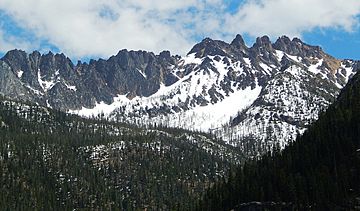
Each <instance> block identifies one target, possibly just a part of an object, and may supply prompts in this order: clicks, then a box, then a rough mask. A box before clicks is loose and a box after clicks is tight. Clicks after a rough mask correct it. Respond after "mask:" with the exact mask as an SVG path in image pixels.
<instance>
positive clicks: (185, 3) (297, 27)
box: [0, 0, 360, 58]
mask: <svg viewBox="0 0 360 211" xmlns="http://www.w3.org/2000/svg"><path fill="white" fill-rule="evenodd" d="M229 2H231V1H226V0H174V1H165V0H97V1H93V0H76V1H74V0H62V1H50V0H26V1H23V0H1V2H0V12H2V13H5V14H6V15H8V16H9V17H10V18H11V19H12V20H13V21H14V22H15V23H16V24H17V25H19V27H21V28H23V29H25V30H29V31H31V33H32V34H34V36H35V37H36V40H38V41H35V42H31V43H29V42H28V41H27V40H26V38H23V37H16V35H13V34H11V33H10V32H6V30H5V29H4V28H3V27H2V25H1V24H0V50H2V51H5V50H9V48H11V47H23V48H25V49H26V48H27V49H29V48H41V47H40V46H39V43H40V42H41V40H47V41H48V42H49V43H51V44H52V45H54V46H56V47H57V48H59V49H61V51H62V52H64V53H66V54H67V55H69V56H72V57H78V58H81V57H86V56H103V57H106V56H109V55H112V54H116V52H117V51H118V50H119V49H122V48H128V49H135V50H136V49H144V50H148V51H155V52H160V51H161V50H166V49H168V50H171V51H172V52H173V53H177V54H185V53H186V51H188V50H189V48H190V47H191V46H192V45H193V43H194V42H196V40H198V39H200V38H202V37H204V36H209V37H213V38H218V39H225V40H226V39H230V37H234V35H235V34H237V33H245V34H248V35H250V36H259V35H263V34H268V35H270V36H271V37H276V36H280V35H283V34H287V35H289V36H301V35H302V33H304V32H308V31H311V30H313V29H316V28H336V29H339V30H346V31H349V32H350V31H352V30H354V29H355V28H357V27H359V14H360V1H359V0H347V1H342V0H247V1H243V2H242V3H241V4H239V5H238V6H237V8H235V9H234V8H231V11H232V12H230V7H234V6H232V5H230V3H229Z"/></svg>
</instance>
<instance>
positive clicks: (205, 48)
mask: <svg viewBox="0 0 360 211" xmlns="http://www.w3.org/2000/svg"><path fill="white" fill-rule="evenodd" d="M230 47H231V46H230V45H229V44H228V43H226V42H223V41H220V40H212V39H210V38H205V39H203V40H202V41H201V42H200V43H198V44H196V45H195V46H194V47H193V48H192V49H191V50H190V52H189V53H188V55H190V54H193V53H195V57H196V58H202V57H205V56H226V55H227V53H226V49H229V48H230Z"/></svg>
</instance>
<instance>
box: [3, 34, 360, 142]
mask: <svg viewBox="0 0 360 211" xmlns="http://www.w3.org/2000/svg"><path fill="white" fill-rule="evenodd" d="M0 61H1V67H2V68H1V69H2V71H0V72H1V73H2V76H1V77H0V81H2V83H1V84H0V93H2V94H3V95H5V96H8V97H11V98H14V99H20V100H27V101H32V102H35V103H38V104H40V105H45V106H49V107H53V108H56V109H60V110H63V111H68V112H69V111H70V112H71V113H77V114H80V115H83V116H97V115H99V114H100V113H105V114H106V115H107V116H108V117H109V118H112V119H115V120H118V121H125V122H131V123H137V124H145V125H146V124H162V125H167V126H171V127H183V128H186V129H192V130H200V131H204V132H212V133H214V134H216V135H217V136H219V137H221V138H223V139H224V140H225V141H227V142H228V143H232V144H233V145H235V146H238V145H239V140H240V139H244V138H247V137H248V136H251V135H254V134H255V136H257V137H258V138H260V140H261V142H264V141H265V139H268V138H264V137H259V136H260V134H262V133H263V132H264V131H268V132H269V133H270V132H271V131H275V134H277V135H276V136H277V137H278V136H280V137H278V138H279V140H281V141H280V143H281V146H284V145H285V144H286V143H285V140H287V139H288V138H289V137H292V138H294V137H295V136H296V134H297V133H302V132H303V131H304V130H305V128H306V126H307V125H308V124H309V123H310V122H311V121H313V120H314V119H316V118H317V113H318V112H319V111H320V110H321V109H325V108H326V107H327V105H329V104H330V102H331V100H332V99H334V98H335V97H336V96H337V94H338V92H339V90H340V89H341V88H342V87H343V86H344V85H345V84H346V82H347V81H348V79H349V78H351V76H352V75H353V74H354V72H355V69H356V67H357V66H359V64H360V63H359V62H358V61H354V60H338V59H336V58H334V57H332V56H330V55H328V54H326V53H325V52H323V50H322V49H321V48H320V47H318V46H311V45H308V44H306V43H303V42H302V41H301V40H300V39H298V38H294V39H292V40H290V38H288V37H286V36H282V37H280V38H278V39H277V40H276V41H275V42H274V43H272V42H271V41H270V39H269V37H267V36H263V37H259V38H257V39H256V42H255V43H254V44H253V45H252V46H251V47H248V46H246V44H245V42H244V40H243V38H242V37H241V35H237V36H236V37H235V38H234V40H233V41H232V42H231V43H226V42H224V41H220V40H212V39H210V38H205V39H203V40H202V41H201V42H200V43H198V44H196V45H194V47H193V48H192V49H191V50H190V51H189V53H188V54H187V56H185V57H181V56H173V55H171V53H170V52H169V51H163V52H161V53H159V54H158V55H155V54H154V53H152V52H146V51H128V50H126V49H124V50H120V51H119V52H118V54H116V55H114V56H111V57H109V58H108V59H107V60H104V59H98V60H90V61H89V63H86V62H85V63H83V62H78V63H77V64H76V65H74V64H73V63H72V61H71V60H70V59H69V58H67V57H66V56H65V55H64V54H53V53H51V52H50V53H48V54H45V55H40V53H39V52H33V53H31V54H26V53H25V52H23V51H17V50H15V51H10V52H8V53H7V54H6V55H5V56H4V57H3V58H2V59H1V60H0ZM289 87H290V88H289ZM289 106H290V107H291V108H290V111H289V109H287V108H284V107H289ZM306 107H307V108H306ZM304 109H305V110H304ZM299 110H304V112H303V113H305V115H304V114H301V112H297V111H299ZM260 111H261V112H260ZM246 112H248V113H246ZM260 120H261V121H260ZM259 124H260V126H258V125H259ZM246 127H247V128H246ZM284 128H285V129H284ZM246 130H247V132H246ZM252 131H253V132H252ZM283 134H288V135H283ZM271 144H274V143H271Z"/></svg>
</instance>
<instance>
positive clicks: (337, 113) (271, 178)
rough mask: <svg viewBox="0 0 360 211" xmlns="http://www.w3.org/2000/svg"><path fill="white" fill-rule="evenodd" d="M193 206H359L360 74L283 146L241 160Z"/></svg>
mask: <svg viewBox="0 0 360 211" xmlns="http://www.w3.org/2000/svg"><path fill="white" fill-rule="evenodd" d="M196 206H197V208H196V209H197V210H231V209H234V210H254V209H259V210H264V209H269V210H352V209H355V208H356V207H357V208H359V207H360V75H359V74H357V75H356V76H354V77H353V79H352V80H351V81H350V82H349V84H348V85H347V87H346V88H345V89H344V90H343V91H342V93H341V94H340V96H339V98H338V100H337V102H336V103H334V104H333V105H332V106H330V107H329V109H328V110H327V111H326V112H325V113H323V114H321V115H320V117H319V120H318V121H317V122H315V123H314V124H313V125H312V126H311V127H310V128H309V129H308V130H307V131H306V132H305V134H303V135H302V136H301V137H298V138H297V140H296V141H294V142H292V143H290V144H289V146H288V147H286V148H285V149H284V150H283V151H280V150H278V149H276V148H275V149H274V150H273V152H272V153H267V154H266V155H264V156H262V157H261V158H260V159H257V160H252V161H248V162H246V163H245V164H244V165H243V166H241V167H239V168H237V169H236V170H234V171H233V172H232V173H231V176H230V177H228V178H227V179H226V180H223V181H222V182H220V183H217V184H216V185H215V186H213V187H212V188H211V189H210V190H209V191H207V192H206V194H204V196H203V198H202V200H201V201H200V202H198V204H197V205H196Z"/></svg>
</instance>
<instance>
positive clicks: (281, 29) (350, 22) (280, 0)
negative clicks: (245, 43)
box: [226, 0, 360, 37]
mask: <svg viewBox="0 0 360 211" xmlns="http://www.w3.org/2000/svg"><path fill="white" fill-rule="evenodd" d="M359 14H360V1H359V0H347V1H342V0H249V1H247V2H246V3H245V4H243V5H242V6H241V7H240V8H239V9H238V10H237V12H236V13H235V14H233V15H227V17H226V25H227V26H228V30H229V32H232V33H235V32H239V31H241V32H244V33H248V34H250V35H253V36H257V35H259V34H268V35H270V36H273V37H274V36H280V35H283V34H286V35H289V36H301V34H303V33H304V32H308V31H311V30H314V29H316V28H320V29H321V28H338V29H340V30H346V31H349V32H350V31H352V30H353V29H354V27H357V25H358V22H359V19H358V17H357V16H358V15H359Z"/></svg>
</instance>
